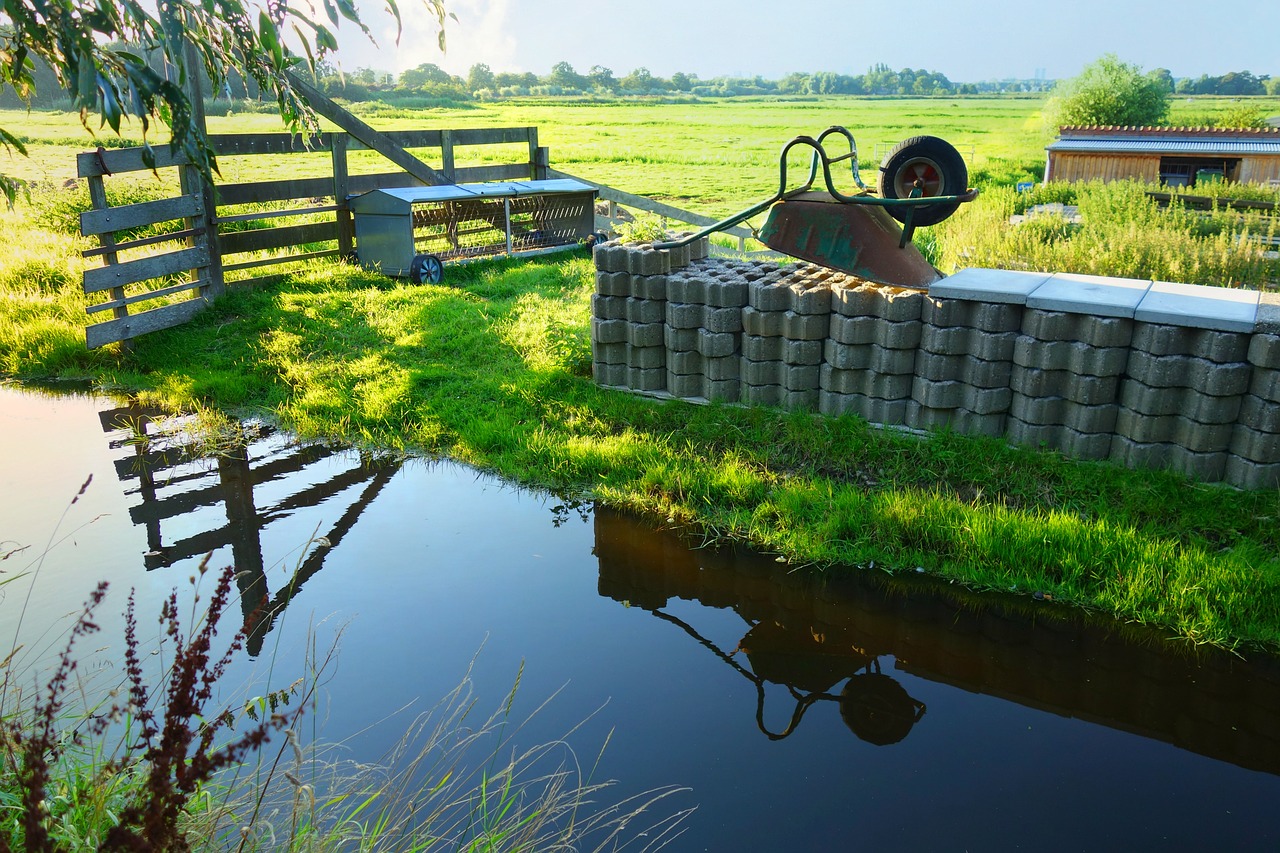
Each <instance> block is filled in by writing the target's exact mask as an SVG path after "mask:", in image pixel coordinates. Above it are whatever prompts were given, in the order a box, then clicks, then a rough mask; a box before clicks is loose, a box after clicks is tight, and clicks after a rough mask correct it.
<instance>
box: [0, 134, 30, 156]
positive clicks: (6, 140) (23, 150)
mask: <svg viewBox="0 0 1280 853" xmlns="http://www.w3.org/2000/svg"><path fill="white" fill-rule="evenodd" d="M0 144H3V145H4V147H5V148H12V149H13V150H14V151H17V152H18V153H19V154H21V155H22V156H23V157H25V156H27V146H25V145H23V144H22V140H21V139H19V138H18V137H16V136H14V135H13V134H12V133H10V132H9V131H7V130H5V129H4V128H3V127H0Z"/></svg>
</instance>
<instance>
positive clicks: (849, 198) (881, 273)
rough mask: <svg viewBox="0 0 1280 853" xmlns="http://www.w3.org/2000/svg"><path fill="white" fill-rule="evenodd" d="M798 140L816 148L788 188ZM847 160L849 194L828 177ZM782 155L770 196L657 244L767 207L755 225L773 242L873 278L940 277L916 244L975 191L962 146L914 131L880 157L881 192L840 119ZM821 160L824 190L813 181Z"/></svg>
mask: <svg viewBox="0 0 1280 853" xmlns="http://www.w3.org/2000/svg"><path fill="white" fill-rule="evenodd" d="M828 136H842V137H844V138H845V139H846V140H847V141H848V143H849V151H848V153H847V154H841V155H839V156H836V157H832V156H830V155H828V154H827V151H826V149H825V148H824V147H823V142H824V141H825V140H826V138H827V137H828ZM796 146H805V147H808V148H812V149H813V158H812V160H811V161H810V165H809V178H808V180H807V181H805V183H804V184H803V185H801V186H799V187H796V188H794V189H787V154H788V153H789V152H790V151H791V149H792V148H794V147H796ZM846 160H847V161H848V162H849V165H850V167H851V169H852V172H853V182H854V184H855V185H856V186H857V191H856V192H855V193H853V194H852V195H846V194H844V193H842V192H840V191H839V190H837V189H836V187H835V182H834V180H833V179H832V177H831V167H832V166H833V165H835V164H837V163H841V162H843V161H846ZM778 163H779V172H780V173H781V175H780V181H779V186H778V192H777V193H775V194H774V195H773V196H772V197H770V198H768V199H765V200H764V201H762V202H760V203H759V204H756V205H753V206H751V207H749V208H747V209H746V210H744V211H742V212H740V213H737V214H734V215H733V216H731V217H729V218H728V219H725V220H723V221H721V222H717V223H716V224H715V225H711V226H709V227H707V228H704V229H703V230H701V231H699V232H697V233H695V234H691V235H689V236H687V237H684V238H682V239H680V240H674V241H671V242H666V243H655V244H654V248H658V249H669V248H676V247H679V246H685V245H688V244H689V243H692V242H693V241H694V240H698V239H700V238H702V237H706V236H707V235H709V234H711V233H713V232H715V231H722V230H725V229H727V228H732V227H733V226H735V225H739V224H741V223H743V222H745V221H746V220H747V219H749V218H751V217H752V216H755V215H756V214H759V213H764V212H765V211H768V218H767V219H766V220H765V223H764V226H763V227H761V228H760V229H759V230H757V229H754V228H753V229H752V231H753V233H755V235H756V237H757V238H758V239H759V240H760V241H761V242H762V243H764V244H765V245H766V246H768V247H769V248H771V249H773V250H775V251H778V252H782V253H784V254H787V255H792V256H794V257H797V258H803V259H805V260H807V261H813V262H814V263H817V264H821V265H822V266H825V267H830V268H832V269H837V270H841V271H843V272H847V273H852V274H853V275H856V276H858V277H859V278H864V279H866V280H868V281H874V282H878V283H880V284H887V285H892V286H896V287H916V288H922V287H928V286H929V285H930V284H932V283H933V282H935V281H937V280H939V279H941V278H942V273H941V272H939V271H938V270H937V269H935V268H934V267H933V265H932V264H930V263H929V262H928V261H927V260H926V259H925V257H924V256H923V255H921V254H920V250H919V249H917V248H916V247H915V246H913V245H912V244H911V238H912V236H913V234H914V233H915V229H916V228H917V227H918V226H922V225H934V224H936V223H938V222H941V221H942V220H944V219H946V218H947V217H949V216H950V215H951V214H952V213H954V212H955V211H956V209H957V208H958V207H959V206H960V205H961V204H962V203H963V202H967V201H973V200H974V199H975V198H977V196H978V191H977V190H975V189H969V188H968V187H967V186H966V185H967V183H968V180H969V172H968V169H967V168H966V167H965V165H964V160H963V158H961V156H960V153H959V152H958V151H956V149H955V148H954V147H952V146H951V144H950V143H948V142H946V141H945V140H942V139H939V138H938V137H936V136H915V137H912V138H911V139H907V140H905V141H904V142H901V143H899V144H898V145H897V146H895V147H894V148H893V150H891V151H890V152H889V154H888V155H887V156H886V157H885V159H884V162H883V163H881V165H880V192H879V195H875V194H874V191H873V190H872V189H871V188H870V187H868V186H867V185H866V184H865V183H863V181H862V178H861V176H859V174H858V148H857V145H856V143H855V142H854V140H853V134H852V133H850V132H849V131H848V130H846V129H845V128H843V127H829V128H827V129H826V130H824V131H823V132H822V133H821V134H819V136H818V138H817V139H814V138H813V137H811V136H797V137H795V138H794V139H792V140H791V141H790V142H788V143H787V144H786V145H784V146H783V147H782V153H781V155H779V158H778ZM819 166H821V168H822V175H823V179H824V181H825V183H826V187H827V189H826V192H822V191H820V190H814V189H813V184H814V182H815V181H816V180H817V177H818V168H819ZM899 223H901V225H899Z"/></svg>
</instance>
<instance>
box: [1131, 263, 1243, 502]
mask: <svg viewBox="0 0 1280 853" xmlns="http://www.w3.org/2000/svg"><path fill="white" fill-rule="evenodd" d="M1257 299H1258V298H1257V294H1256V293H1253V292H1249V291H1240V290H1228V289H1226V288H1218V287H1202V286H1197V285H1187V284H1171V283H1167V282H1156V283H1154V284H1152V285H1151V287H1150V289H1149V290H1148V292H1147V295H1146V296H1145V297H1144V298H1143V300H1142V302H1141V303H1140V304H1139V305H1138V308H1137V310H1136V311H1135V313H1134V321H1135V324H1136V325H1135V326H1134V333H1133V340H1132V342H1131V344H1130V347H1131V348H1130V352H1129V364H1128V368H1127V375H1126V377H1125V379H1124V381H1123V382H1122V383H1121V387H1120V407H1119V411H1118V413H1117V417H1116V425H1115V437H1114V438H1113V439H1112V444H1111V458H1112V459H1113V460H1114V461H1116V462H1119V463H1121V464H1123V465H1126V466H1128V467H1130V468H1139V467H1145V468H1169V469H1172V470H1174V471H1177V472H1179V473H1182V474H1186V475H1189V476H1193V477H1196V478H1198V479H1201V480H1209V481H1216V480H1221V479H1222V478H1223V476H1224V474H1225V473H1226V466H1227V456H1228V453H1227V451H1228V449H1229V447H1230V445H1231V441H1232V436H1233V433H1234V432H1235V431H1236V426H1235V424H1236V419H1237V418H1238V417H1239V415H1240V410H1241V404H1242V402H1243V396H1244V394H1245V393H1246V392H1247V391H1248V390H1249V381H1250V374H1251V372H1252V368H1251V367H1250V365H1249V363H1248V360H1247V359H1248V351H1249V337H1250V336H1249V333H1250V332H1252V331H1253V327H1254V317H1255V316H1256V314H1257Z"/></svg>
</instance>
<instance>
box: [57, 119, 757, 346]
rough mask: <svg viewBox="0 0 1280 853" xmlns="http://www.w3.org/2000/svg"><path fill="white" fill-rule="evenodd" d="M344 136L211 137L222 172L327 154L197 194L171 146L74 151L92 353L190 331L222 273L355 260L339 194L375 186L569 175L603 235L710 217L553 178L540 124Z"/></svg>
mask: <svg viewBox="0 0 1280 853" xmlns="http://www.w3.org/2000/svg"><path fill="white" fill-rule="evenodd" d="M334 110H340V108H338V107H336V106H335V105H332V104H330V105H329V109H328V112H333V111H334ZM328 112H326V113H325V114H326V117H329V116H328ZM334 114H335V115H339V117H341V113H337V112H335V113H334ZM349 118H351V119H354V117H349ZM352 128H353V130H355V131H356V132H357V134H358V135H357V134H353V133H351V132H347V131H345V130H344V131H339V132H332V133H320V134H317V135H315V136H312V137H308V138H304V137H303V136H301V135H299V134H289V133H259V134H235V135H210V136H209V142H210V145H211V146H212V148H213V150H214V152H215V154H216V155H217V156H218V158H219V160H220V162H221V163H222V164H223V165H224V166H225V165H226V164H227V163H228V161H229V160H231V159H232V158H252V157H261V156H269V155H301V154H312V155H319V156H323V155H324V154H327V155H328V157H327V160H328V163H327V164H326V166H325V168H324V172H325V174H322V175H320V176H317V177H292V176H285V177H273V178H272V179H270V180H263V181H241V182H226V183H218V184H216V185H214V186H204V185H203V184H202V182H201V181H200V178H199V174H198V172H197V171H196V170H195V169H194V167H192V166H190V165H189V164H188V163H186V162H185V160H183V159H182V158H181V157H179V156H175V155H174V154H172V153H170V151H169V150H168V148H167V147H158V148H156V149H155V151H154V152H153V153H154V163H153V166H154V169H153V166H151V165H148V164H147V163H146V162H145V159H146V158H145V157H144V150H143V149H142V148H122V149H104V148H98V149H97V150H96V151H90V152H85V153H82V154H80V155H79V156H78V158H77V172H78V174H79V176H80V177H82V178H85V179H87V181H88V184H89V195H90V201H91V204H92V209H91V210H88V211H86V212H85V213H84V214H82V215H81V218H80V228H81V233H83V234H84V235H85V236H89V237H96V238H97V240H98V245H97V246H95V247H93V248H90V249H88V250H86V251H85V252H84V255H85V257H86V258H100V259H101V261H102V266H100V267H94V268H90V269H86V270H85V273H84V282H83V286H84V291H85V293H86V294H90V295H94V296H96V295H98V294H106V296H105V298H104V299H102V300H101V301H97V302H94V303H93V304H90V305H89V306H88V307H87V309H86V311H87V313H88V314H89V315H90V316H91V317H95V318H96V317H97V315H100V314H103V313H105V312H110V317H109V318H107V319H105V320H104V321H101V322H97V323H94V324H92V325H89V326H88V327H87V328H86V330H85V340H86V343H87V345H88V346H89V347H91V348H92V347H98V346H102V345H104V344H108V343H113V342H116V341H126V340H129V339H131V338H134V337H136V336H138V335H140V334H143V333H146V332H152V331H158V330H160V329H167V328H171V327H173V326H177V325H180V324H182V323H185V322H187V321H188V320H190V319H191V318H192V317H193V316H195V314H196V313H197V312H198V311H199V310H200V309H202V308H203V307H204V306H205V305H207V304H208V303H209V302H210V301H211V300H212V299H214V298H216V297H217V296H218V295H220V294H221V293H222V292H224V290H225V288H226V286H227V284H228V277H230V279H231V281H230V284H232V285H235V286H246V285H254V284H260V283H263V282H266V281H269V280H271V279H274V278H276V277H278V276H279V275H280V274H281V273H282V272H283V271H284V270H285V269H286V268H287V267H289V266H292V265H296V264H298V263H301V262H304V261H312V260H316V259H323V258H333V259H335V260H336V259H349V258H352V257H354V251H355V229H354V223H353V221H352V216H351V211H350V208H349V207H348V205H347V199H348V198H349V197H350V196H352V195H356V194H359V193H364V192H368V191H370V190H375V189H385V188H391V187H404V186H412V185H421V184H424V183H427V182H436V183H438V182H444V183H478V182H486V181H510V180H543V179H547V178H558V177H564V178H576V179H577V180H580V181H584V182H585V183H589V184H591V185H592V186H594V187H596V188H597V190H598V192H599V197H600V198H601V199H603V200H604V201H606V202H607V203H608V205H609V207H608V210H607V212H605V213H603V214H598V215H597V223H598V227H600V228H602V229H604V230H611V229H612V227H613V225H614V224H616V222H617V206H618V205H619V204H621V205H623V206H625V207H628V208H631V209H634V210H640V211H646V212H650V213H654V214H656V215H658V216H661V217H663V218H664V219H666V220H670V221H673V222H677V223H684V224H687V225H690V226H693V227H697V228H702V227H705V226H707V225H712V224H714V223H715V221H716V220H715V219H713V218H711V217H708V216H703V215H701V214H697V213H692V212H690V211H686V210H681V209H680V208H677V207H673V206H671V205H668V204H664V203H662V202H658V201H654V200H652V199H648V198H645V197H643V196H638V195H634V194H631V193H628V192H624V191H622V190H619V189H616V188H614V187H610V186H607V185H605V184H601V183H597V182H595V181H587V180H585V179H583V178H577V176H574V175H570V174H568V173H565V172H560V171H557V170H554V169H551V168H550V167H549V166H548V162H549V156H548V152H547V149H546V148H543V147H540V146H539V144H538V129H537V128H536V127H505V128H480V129H461V130H400V131H383V132H378V131H374V130H373V129H372V128H369V127H368V126H367V125H363V123H360V122H359V120H354V123H352ZM371 143H372V144H371ZM494 145H505V146H513V145H518V146H520V157H521V160H520V161H519V162H514V163H486V164H484V165H474V166H465V165H464V166H459V165H458V160H459V159H460V158H459V157H458V154H459V153H460V149H464V148H468V147H473V146H494ZM423 149H425V150H427V151H428V152H429V153H430V154H431V156H430V158H429V159H430V160H431V162H438V163H439V164H440V168H439V169H435V168H433V167H431V166H429V165H427V163H426V161H424V160H421V159H418V158H417V157H416V156H415V155H413V154H411V153H409V152H411V151H415V150H423ZM359 151H374V152H376V153H378V154H382V155H386V156H388V157H389V158H392V157H393V163H395V164H397V165H398V164H399V163H401V162H405V161H404V158H405V157H410V158H411V159H413V160H414V161H415V162H416V163H417V165H416V166H412V171H411V172H410V171H406V170H404V169H396V170H394V171H378V172H366V173H357V174H353V173H352V171H351V166H352V160H351V157H350V155H351V154H352V153H353V152H359ZM463 159H465V158H463ZM175 169H176V170H177V171H178V175H179V185H180V186H181V190H180V191H179V193H178V194H177V195H175V196H173V197H171V198H165V199H161V200H157V201H146V202H141V203H135V204H119V205H111V204H109V203H108V197H107V192H106V181H107V179H109V178H113V177H116V176H121V175H126V174H129V173H137V172H144V171H153V170H154V171H155V172H156V173H157V174H158V175H161V177H162V178H163V176H164V175H163V174H162V173H165V174H167V173H169V172H170V171H171V170H175ZM246 208H247V209H246ZM728 233H730V234H732V235H733V236H736V237H737V238H738V242H739V250H740V251H741V250H744V249H745V242H746V240H747V239H749V238H750V237H751V236H752V233H751V231H750V230H749V229H747V228H744V227H742V226H736V227H734V228H732V229H729V230H728ZM165 244H173V245H172V246H166V245H165ZM157 247H159V250H157ZM142 250H145V252H144V251H142Z"/></svg>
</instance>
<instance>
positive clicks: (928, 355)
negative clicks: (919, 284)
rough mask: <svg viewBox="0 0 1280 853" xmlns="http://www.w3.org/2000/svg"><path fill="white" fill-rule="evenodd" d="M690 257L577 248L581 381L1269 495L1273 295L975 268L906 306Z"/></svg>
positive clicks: (855, 289) (850, 287)
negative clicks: (936, 435) (585, 361)
mask: <svg viewBox="0 0 1280 853" xmlns="http://www.w3.org/2000/svg"><path fill="white" fill-rule="evenodd" d="M691 250H692V251H690V252H688V253H681V252H675V253H673V252H662V251H655V250H654V249H653V248H652V247H651V246H621V245H618V244H616V243H606V244H603V245H602V246H599V247H597V249H596V255H595V257H596V266H597V275H596V293H595V295H594V296H593V298H592V315H593V316H592V320H591V332H592V355H593V359H594V369H595V375H596V378H597V381H599V382H600V383H602V384H605V385H612V386H618V387H625V388H630V389H632V390H637V391H662V390H666V391H668V392H669V393H671V394H672V395H675V396H679V397H685V398H693V399H710V400H724V401H739V402H743V403H747V404H757V405H771V406H781V407H786V408H797V409H817V410H819V411H821V412H823V413H824V414H830V415H840V414H845V413H854V414H857V415H859V416H860V417H863V418H866V419H867V420H869V421H872V422H875V423H882V424H895V425H906V426H910V427H914V428H923V429H934V428H939V427H947V428H951V429H955V430H956V431H958V432H964V433H969V434H981V435H989V436H1001V435H1003V436H1004V437H1006V438H1008V439H1009V440H1011V441H1014V442H1016V443H1019V444H1024V445H1029V446H1033V447H1045V448H1051V449H1055V450H1058V451H1061V452H1063V453H1065V454H1067V455H1069V456H1073V457H1077V458H1083V459H1093V460H1101V459H1110V460H1112V461H1115V462H1117V463H1120V464H1123V465H1126V466H1129V467H1153V468H1154V467H1158V468H1169V469H1172V470H1174V471H1178V472H1181V473H1183V474H1187V475H1189V476H1193V477H1196V478H1199V479H1203V480H1209V481H1214V480H1225V481H1226V482H1228V483H1230V484H1232V485H1236V486H1239V487H1242V488H1264V487H1266V488H1275V487H1277V486H1280V295H1275V294H1266V295H1261V294H1259V293H1257V292H1256V291H1243V290H1233V289H1227V288H1212V287H1200V286H1195V285H1182V284H1167V283H1155V284H1153V283H1151V282H1147V281H1139V280H1134V279H1114V278H1102V277H1097V276H1085V275H1068V274H1054V275H1049V274H1045V273H1025V272H1015V271H1007V270H981V269H974V270H964V271H962V272H960V273H957V274H956V275H953V276H950V277H948V278H944V279H943V280H941V281H940V282H938V283H936V284H934V285H933V286H931V287H930V288H929V292H928V294H927V295H926V294H924V293H921V292H919V291H912V290H902V289H897V288H891V287H882V286H878V285H871V284H867V283H865V282H861V281H859V280H856V279H853V278H850V277H848V276H845V275H844V274H842V273H838V272H833V271H831V270H827V269H823V268H821V267H816V266H813V265H809V264H803V263H802V264H797V265H794V266H787V267H782V268H778V267H776V266H772V265H768V264H759V263H745V262H741V261H722V260H715V261H712V260H707V259H705V258H699V255H703V254H705V250H706V245H705V241H704V242H702V243H701V244H695V245H694V246H692V247H691Z"/></svg>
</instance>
